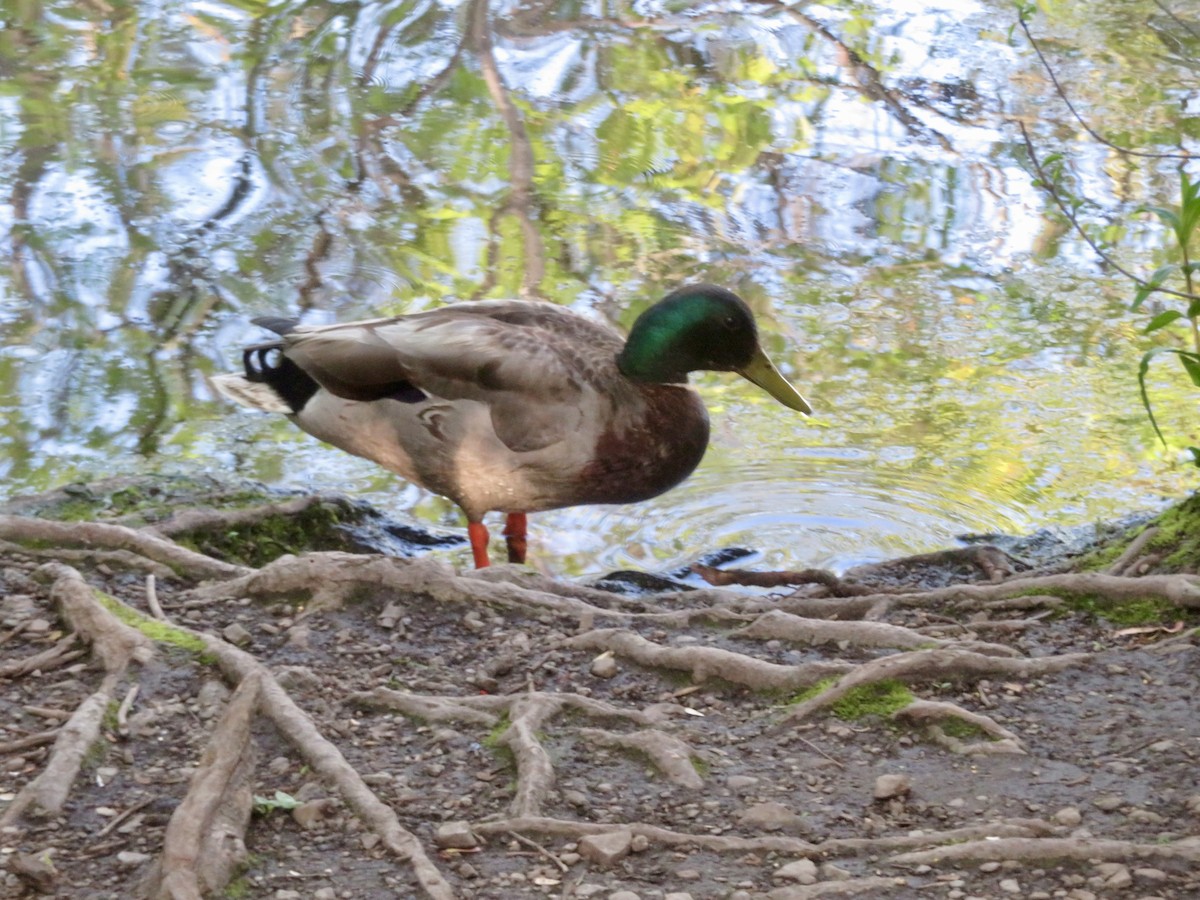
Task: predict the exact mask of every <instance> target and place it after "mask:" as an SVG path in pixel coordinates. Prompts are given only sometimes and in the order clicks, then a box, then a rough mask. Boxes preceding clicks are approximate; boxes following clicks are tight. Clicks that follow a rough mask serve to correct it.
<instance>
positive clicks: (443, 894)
mask: <svg viewBox="0 0 1200 900" xmlns="http://www.w3.org/2000/svg"><path fill="white" fill-rule="evenodd" d="M192 633H193V634H197V636H198V637H200V638H201V639H202V640H203V641H204V642H205V645H206V647H207V649H208V652H209V653H211V654H212V655H213V656H214V657H216V660H217V664H218V666H220V668H221V670H222V671H223V672H224V673H225V676H226V677H227V678H229V679H230V680H232V681H234V682H239V683H240V682H241V681H242V680H243V679H245V678H248V677H250V676H252V675H257V676H258V677H259V678H260V679H261V681H262V695H261V697H260V700H259V711H260V712H262V713H264V714H265V715H266V716H267V717H268V718H270V720H271V721H272V722H274V723H275V727H276V728H278V729H279V732H280V733H281V734H282V735H283V736H284V737H285V738H287V740H288V741H289V742H290V743H291V744H292V746H294V747H295V748H296V749H297V750H298V751H299V752H300V754H301V755H302V756H303V757H304V758H305V760H307V762H308V764H309V765H310V766H311V767H312V768H313V771H315V772H317V773H318V774H320V775H322V776H323V777H325V778H327V779H328V780H329V781H330V782H331V783H332V784H334V785H335V786H336V787H337V788H338V790H339V792H340V793H341V795H342V797H343V798H344V799H345V801H346V803H347V805H348V806H349V807H350V808H351V809H353V810H354V811H355V813H357V814H358V816H359V817H360V818H361V819H362V820H363V822H364V823H365V824H366V825H367V826H368V827H369V828H371V829H372V830H374V831H375V833H376V834H378V835H379V837H380V839H381V840H382V841H383V844H384V846H386V847H387V848H388V849H389V850H391V851H392V852H393V853H394V854H395V855H396V856H397V857H399V858H400V859H402V860H404V861H405V862H407V863H408V864H409V865H411V866H412V867H413V872H414V873H415V874H416V876H417V881H418V882H419V883H420V885H421V887H422V888H424V890H425V892H426V893H427V894H428V895H429V896H430V897H432V898H434V900H453V897H454V891H453V889H452V888H451V887H450V883H449V882H448V881H446V879H445V877H444V876H443V875H442V873H441V872H440V871H438V868H437V866H436V865H434V863H433V862H432V860H430V859H429V857H428V856H427V855H426V853H425V850H424V849H423V848H422V847H421V843H420V841H418V840H417V838H416V837H415V836H414V835H413V834H412V832H410V831H408V830H407V829H406V828H405V827H404V826H403V825H401V824H400V820H399V819H398V818H397V817H396V813H395V812H394V811H393V810H392V808H391V807H389V806H388V805H387V804H386V803H384V802H383V801H382V800H380V799H379V797H378V796H376V794H375V792H374V791H372V790H371V789H370V787H368V786H367V783H366V782H365V781H363V780H362V776H361V775H359V774H358V772H357V771H356V770H355V769H354V767H353V766H351V765H350V763H348V762H347V761H346V757H344V756H343V755H342V753H341V751H340V750H338V748H337V747H336V746H335V745H333V744H332V743H330V742H329V741H328V740H326V738H325V737H324V736H323V735H322V734H321V733H320V732H319V731H318V730H317V728H316V726H315V725H313V723H312V720H311V719H310V718H309V717H308V715H307V714H306V713H305V712H304V711H303V710H302V709H300V707H299V706H297V705H296V702H295V701H294V700H292V698H291V696H290V695H289V694H288V692H287V691H285V690H284V689H283V687H282V686H281V685H280V684H279V682H278V681H276V680H275V677H274V676H273V675H271V673H270V672H269V671H268V670H267V668H266V667H265V666H263V665H262V663H260V662H258V660H256V659H255V658H254V657H253V656H251V655H250V654H249V653H246V652H245V651H243V650H239V649H238V648H237V647H234V646H233V645H232V644H230V643H227V642H226V641H223V640H221V639H220V638H216V637H213V636H212V635H203V634H198V633H196V632H192Z"/></svg>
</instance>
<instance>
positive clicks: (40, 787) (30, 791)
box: [0, 675, 116, 828]
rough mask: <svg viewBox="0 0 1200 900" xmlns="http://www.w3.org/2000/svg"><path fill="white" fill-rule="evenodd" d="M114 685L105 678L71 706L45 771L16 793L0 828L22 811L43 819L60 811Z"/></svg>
mask: <svg viewBox="0 0 1200 900" xmlns="http://www.w3.org/2000/svg"><path fill="white" fill-rule="evenodd" d="M115 684H116V678H115V677H113V676H112V675H107V676H105V678H104V681H103V682H102V683H101V685H100V688H99V689H98V690H97V691H95V692H94V693H92V694H90V695H89V696H87V697H85V698H84V700H83V702H82V703H80V704H79V705H78V706H77V707H75V712H74V713H72V715H71V717H70V718H69V719H67V721H66V722H64V723H63V725H62V727H61V728H60V729H58V736H57V737H56V738H55V741H54V747H53V748H52V749H51V750H50V758H49V760H48V761H47V762H46V766H45V768H43V769H42V771H41V772H39V773H38V776H37V777H36V778H34V779H33V780H32V781H30V782H29V783H28V784H26V785H25V786H24V787H23V788H21V790H20V791H19V792H18V793H17V796H16V797H15V798H14V799H13V801H12V803H11V804H10V805H9V807H8V809H6V810H5V811H4V815H2V816H0V828H2V827H4V826H6V825H11V824H12V823H13V822H15V821H16V820H17V819H18V818H19V817H20V816H22V815H25V814H26V812H31V813H34V814H37V815H43V816H56V815H58V814H59V813H61V812H62V809H63V806H64V805H65V804H66V802H67V795H68V794H69V793H70V791H71V785H72V783H74V781H75V778H76V776H77V775H78V774H79V770H80V768H81V767H82V766H83V759H84V757H85V756H86V755H87V751H88V749H89V748H90V747H91V746H92V744H94V743H95V742H96V741H97V740H99V738H100V725H101V723H102V722H103V720H104V712H105V710H107V709H108V704H109V703H110V702H111V700H112V691H113V686H114V685H115Z"/></svg>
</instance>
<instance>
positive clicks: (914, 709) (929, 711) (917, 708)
mask: <svg viewBox="0 0 1200 900" xmlns="http://www.w3.org/2000/svg"><path fill="white" fill-rule="evenodd" d="M892 718H893V719H911V720H912V721H914V722H926V723H928V724H927V726H926V733H927V734H928V735H929V737H930V739H931V740H932V741H933V742H934V743H935V744H938V745H939V746H942V747H945V748H946V749H947V750H949V751H950V752H951V753H961V754H966V755H973V754H985V753H1022V754H1023V753H1025V745H1024V744H1023V743H1021V739H1020V738H1018V737H1017V736H1016V735H1015V734H1013V732H1011V731H1009V730H1008V729H1007V728H1005V727H1004V726H1003V725H1001V724H1000V723H999V722H997V721H996V720H995V719H993V718H991V717H990V716H985V715H982V714H980V713H975V712H971V711H970V710H968V709H963V708H962V707H961V706H958V705H957V704H954V703H943V702H940V701H936V700H914V701H913V702H912V703H910V704H908V705H907V706H905V707H904V708H903V709H899V710H897V711H896V712H894V713H892ZM939 719H940V720H945V719H951V720H954V719H957V720H959V721H962V722H966V723H967V724H968V725H971V726H974V727H975V728H978V729H979V730H980V731H982V732H984V733H985V734H987V735H990V736H991V737H992V738H994V740H990V741H974V742H972V743H967V742H965V741H962V740H960V739H959V738H956V737H954V736H953V735H950V734H946V732H945V731H944V730H943V729H942V728H941V727H939V726H938V725H937V724H935V723H934V720H939Z"/></svg>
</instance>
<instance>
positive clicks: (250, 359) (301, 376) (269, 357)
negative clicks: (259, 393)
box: [242, 341, 320, 415]
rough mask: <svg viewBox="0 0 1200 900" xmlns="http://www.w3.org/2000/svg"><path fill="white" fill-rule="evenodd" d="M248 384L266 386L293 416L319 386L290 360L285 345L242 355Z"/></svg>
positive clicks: (272, 344) (280, 343) (270, 344)
mask: <svg viewBox="0 0 1200 900" xmlns="http://www.w3.org/2000/svg"><path fill="white" fill-rule="evenodd" d="M242 365H243V366H244V367H245V369H246V380H247V381H252V382H254V383H255V384H265V385H267V386H268V387H270V388H271V390H273V391H274V392H275V393H276V394H278V395H279V397H280V398H281V399H282V400H283V402H284V403H286V404H287V405H288V406H289V407H290V408H291V410H292V415H295V414H297V413H299V412H300V411H301V410H302V409H304V407H305V404H307V403H308V401H309V400H311V399H312V396H313V394H315V393H316V392H317V391H318V390H319V388H320V385H319V384H317V382H316V381H314V380H313V378H312V376H310V375H309V374H308V373H307V372H305V371H304V370H303V369H301V368H300V367H299V366H298V365H296V364H295V363H294V362H292V361H291V360H290V359H288V358H287V355H286V354H285V353H284V352H283V341H268V342H267V343H265V344H255V345H254V346H252V347H247V348H246V349H245V350H243V351H242Z"/></svg>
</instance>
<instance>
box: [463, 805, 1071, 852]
mask: <svg viewBox="0 0 1200 900" xmlns="http://www.w3.org/2000/svg"><path fill="white" fill-rule="evenodd" d="M471 830H472V831H474V832H476V833H477V834H480V835H485V836H486V835H495V834H503V833H505V832H508V831H515V832H517V833H518V834H548V835H553V836H555V837H566V838H572V839H578V838H581V837H585V836H586V835H589V834H604V833H606V832H609V831H620V830H627V831H630V832H632V833H633V834H635V835H638V834H640V835H644V836H645V837H646V839H647V840H649V841H651V842H652V843H656V844H659V845H661V846H664V847H682V846H692V847H699V848H701V849H703V850H711V851H713V852H715V853H746V852H760V853H786V854H790V855H792V856H797V857H800V856H803V857H807V858H809V859H815V858H817V857H838V856H844V855H847V854H856V855H857V854H875V853H886V852H890V851H894V850H903V849H908V848H915V847H931V846H932V847H938V848H940V847H941V845H943V844H950V845H952V846H957V844H955V842H958V841H972V842H984V841H989V842H990V839H991V838H1028V839H1033V838H1038V837H1039V836H1041V835H1046V834H1050V833H1052V832H1053V827H1052V826H1050V825H1048V824H1047V823H1046V822H1043V821H1041V820H1040V819H1021V820H1017V821H1011V822H993V823H989V824H986V825H973V826H968V827H965V828H953V829H950V830H948V831H928V832H919V833H910V834H897V835H888V836H884V837H877V838H831V839H829V840H827V841H823V842H821V843H819V844H814V843H812V842H811V841H806V840H804V839H802V838H797V837H791V836H789V835H778V834H763V835H757V836H755V837H743V836H740V835H732V834H691V833H689V832H684V831H675V830H673V829H670V828H662V827H660V826H658V825H650V824H647V823H644V822H624V823H619V824H618V823H612V822H578V821H574V820H572V819H555V818H550V817H547V816H524V817H520V818H511V819H499V820H495V821H488V822H477V823H473V824H472V825H471ZM964 846H965V845H964Z"/></svg>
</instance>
